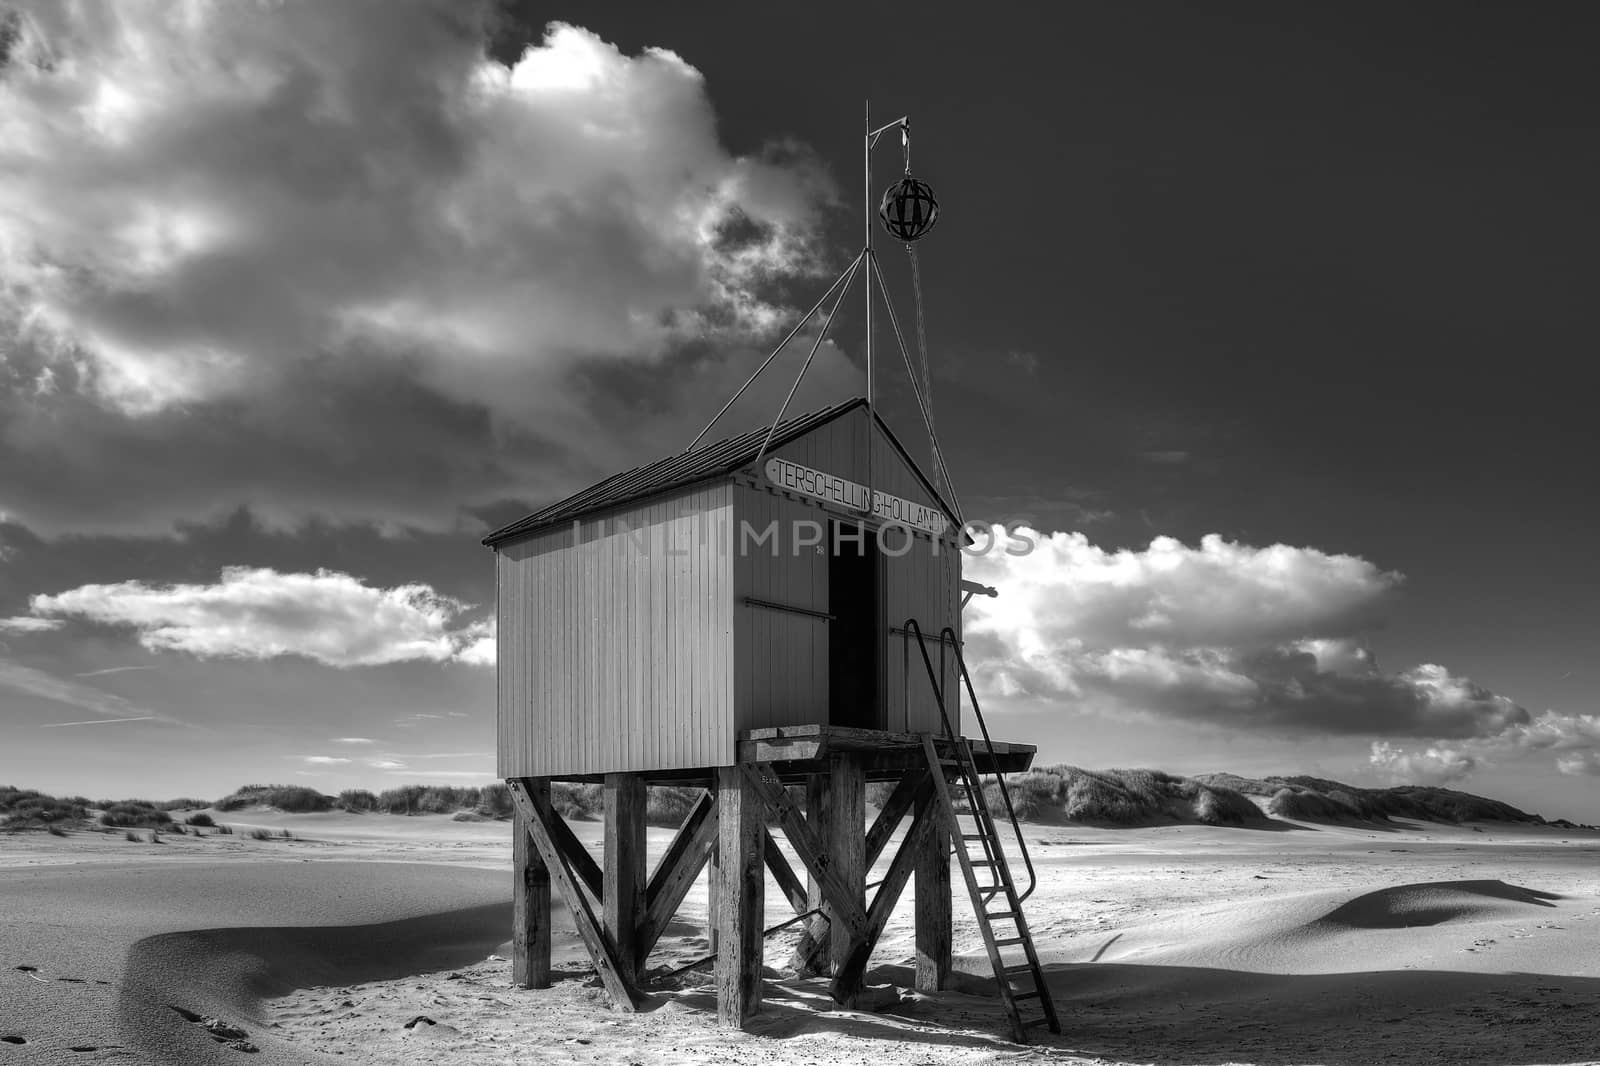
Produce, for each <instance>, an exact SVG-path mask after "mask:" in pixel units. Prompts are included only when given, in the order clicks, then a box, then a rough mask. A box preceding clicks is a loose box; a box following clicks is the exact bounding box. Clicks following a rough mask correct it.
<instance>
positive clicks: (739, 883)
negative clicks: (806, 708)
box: [714, 766, 767, 1027]
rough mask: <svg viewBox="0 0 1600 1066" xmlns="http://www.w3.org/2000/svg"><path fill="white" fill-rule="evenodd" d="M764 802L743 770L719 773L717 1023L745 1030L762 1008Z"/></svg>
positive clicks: (731, 768)
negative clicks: (750, 1019) (746, 1025)
mask: <svg viewBox="0 0 1600 1066" xmlns="http://www.w3.org/2000/svg"><path fill="white" fill-rule="evenodd" d="M765 836H766V834H765V830H764V826H763V818H762V802H761V799H760V797H759V796H758V795H757V794H756V792H755V790H754V788H753V787H752V786H751V784H750V783H749V782H747V781H746V780H745V776H744V772H743V770H742V769H741V768H740V767H738V766H719V767H717V851H716V865H715V868H714V874H715V880H716V882H717V896H718V900H717V902H718V906H717V912H716V921H717V929H718V936H717V969H716V974H717V1020H718V1021H719V1022H721V1023H722V1024H724V1025H736V1026H740V1027H743V1025H744V1023H745V1022H746V1020H748V1019H749V1018H750V1016H751V1015H753V1014H754V1013H755V1012H756V1011H757V1010H759V1009H760V1007H761V969H762V965H763V961H764V960H763V957H762V944H763V941H762V936H761V931H762V922H763V920H764V917H765V915H764V910H765V908H764V906H763V904H764V899H763V897H764V895H765V891H766V881H767V879H766V867H765V862H764V860H763V857H762V850H763V849H762V845H763V842H764V839H765Z"/></svg>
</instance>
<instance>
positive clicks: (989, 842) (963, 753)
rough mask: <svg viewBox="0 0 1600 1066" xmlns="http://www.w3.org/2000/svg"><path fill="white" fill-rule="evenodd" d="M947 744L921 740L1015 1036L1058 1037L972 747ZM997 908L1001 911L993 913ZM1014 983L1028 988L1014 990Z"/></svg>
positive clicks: (927, 737) (957, 740)
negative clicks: (966, 822) (1027, 1013)
mask: <svg viewBox="0 0 1600 1066" xmlns="http://www.w3.org/2000/svg"><path fill="white" fill-rule="evenodd" d="M943 743H944V746H945V747H946V748H947V749H949V750H948V752H947V753H941V752H940V750H939V747H938V746H937V744H936V742H935V740H934V737H933V735H932V734H931V733H930V734H924V735H923V738H922V746H923V751H924V752H925V754H926V755H927V759H928V768H929V769H930V770H932V771H933V782H934V795H935V800H936V802H937V803H938V804H939V809H940V810H941V811H942V812H943V814H944V821H945V825H946V827H947V828H948V830H949V833H950V843H951V845H952V846H953V847H954V848H955V853H956V859H957V860H958V861H959V862H960V863H961V875H962V877H963V878H965V879H966V882H967V892H968V894H969V895H970V896H971V897H972V909H973V913H974V914H975V915H976V916H977V919H978V929H979V931H981V932H982V933H983V946H984V947H985V948H986V949H987V950H988V952H989V964H990V965H991V966H992V967H994V977H995V983H996V984H997V985H999V986H1000V1000H1001V1002H1002V1003H1004V1004H1005V1008H1006V1016H1007V1017H1008V1018H1009V1019H1010V1020H1011V1035H1012V1037H1013V1038H1015V1039H1016V1040H1017V1042H1019V1043H1026V1042H1027V1031H1028V1030H1029V1029H1033V1028H1037V1027H1038V1026H1041V1025H1043V1026H1046V1027H1047V1028H1048V1029H1049V1030H1050V1031H1051V1032H1052V1033H1059V1032H1061V1022H1060V1020H1059V1019H1057V1017H1056V1007H1055V1003H1054V1002H1053V1001H1052V1000H1051V999H1050V986H1049V985H1047V984H1046V983H1045V979H1044V971H1043V969H1042V968H1041V967H1040V965H1039V955H1038V952H1036V951H1035V950H1034V946H1033V936H1032V934H1030V933H1029V932H1028V919H1027V916H1026V915H1025V914H1023V912H1022V899H1021V897H1020V896H1018V894H1017V885H1016V882H1015V881H1014V880H1012V877H1011V867H1010V866H1008V865H1007V864H1006V857H1005V852H1004V851H1002V850H1001V848H1000V833H999V831H998V830H997V829H996V828H995V824H994V817H993V815H991V814H990V813H989V806H988V804H987V803H985V802H984V797H983V781H982V779H981V778H980V777H979V776H978V767H977V763H976V762H975V761H974V760H973V757H972V747H971V745H969V744H968V743H967V740H966V738H965V737H962V736H959V735H958V736H955V737H951V738H946V739H945V740H944V742H943ZM951 779H954V780H955V781H957V782H959V783H960V785H961V789H962V793H963V798H964V799H965V800H966V803H967V809H968V810H969V811H971V814H972V823H973V829H974V831H972V832H969V831H968V830H967V829H966V827H964V826H963V825H962V824H961V818H960V815H959V814H958V813H957V811H956V805H955V801H954V800H953V799H952V797H951V789H950V782H951ZM980 870H981V871H983V873H984V874H985V875H986V877H985V881H986V882H987V883H980V882H979V880H978V872H979V871H980ZM997 901H998V902H997ZM996 907H998V909H994V908H996ZM1011 948H1021V949H1022V955H1023V957H1022V959H1021V960H1020V961H1018V960H1008V959H1007V958H1006V956H1005V955H1004V952H1005V951H1006V950H1007V949H1011ZM1013 982H1017V983H1019V984H1021V985H1022V986H1023V987H1020V988H1014V987H1012V985H1013ZM1035 1001H1037V1003H1038V1008H1039V1011H1040V1012H1041V1013H1039V1014H1038V1015H1037V1016H1033V1017H1027V1018H1024V1017H1023V1011H1024V1010H1025V1009H1028V1008H1029V1007H1031V1005H1032V1004H1033V1003H1034V1002H1035Z"/></svg>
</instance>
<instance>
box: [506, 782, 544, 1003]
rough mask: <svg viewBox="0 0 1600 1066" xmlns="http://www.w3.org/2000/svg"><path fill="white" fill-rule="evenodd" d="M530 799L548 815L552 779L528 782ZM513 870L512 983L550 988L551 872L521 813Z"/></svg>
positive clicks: (513, 838) (513, 847)
mask: <svg viewBox="0 0 1600 1066" xmlns="http://www.w3.org/2000/svg"><path fill="white" fill-rule="evenodd" d="M528 798H529V799H530V800H531V801H532V804H533V806H534V808H535V809H537V810H541V811H544V812H548V811H549V810H550V779H549V778H543V777H540V778H531V779H529V781H528ZM511 866H512V871H513V876H514V878H515V886H516V888H515V892H514V897H515V899H514V905H513V909H512V912H511V981H512V983H513V984H515V985H517V986H518V987H519V988H549V987H550V870H549V868H548V867H547V866H545V864H544V859H543V858H541V857H540V855H539V849H538V848H536V847H534V845H533V838H532V837H531V836H529V828H528V819H527V816H526V815H524V814H523V813H522V811H521V810H520V809H519V810H518V811H517V812H516V814H515V815H514V822H513V826H512V831H511Z"/></svg>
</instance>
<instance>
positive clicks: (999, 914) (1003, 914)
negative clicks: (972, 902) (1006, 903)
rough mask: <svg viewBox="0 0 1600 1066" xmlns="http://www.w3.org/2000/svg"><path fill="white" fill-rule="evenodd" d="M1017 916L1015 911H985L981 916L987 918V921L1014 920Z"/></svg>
mask: <svg viewBox="0 0 1600 1066" xmlns="http://www.w3.org/2000/svg"><path fill="white" fill-rule="evenodd" d="M1017 914H1018V912H1017V911H993V912H988V911H986V912H984V915H983V916H984V917H985V918H989V919H994V918H1015V917H1016V916H1017Z"/></svg>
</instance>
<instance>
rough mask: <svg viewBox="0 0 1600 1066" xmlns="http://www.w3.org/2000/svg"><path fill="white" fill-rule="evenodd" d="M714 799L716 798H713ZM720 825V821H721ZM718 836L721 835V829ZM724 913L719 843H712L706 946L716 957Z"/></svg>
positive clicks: (707, 876) (707, 901) (707, 889)
mask: <svg viewBox="0 0 1600 1066" xmlns="http://www.w3.org/2000/svg"><path fill="white" fill-rule="evenodd" d="M713 798H714V797H713ZM719 825H720V821H719ZM718 835H719V836H720V835H721V830H720V828H719V830H718ZM721 912H722V890H721V889H720V888H718V887H717V842H716V841H715V840H713V841H712V842H711V862H710V864H709V865H707V867H706V946H707V947H708V948H710V949H711V953H712V954H713V955H715V954H716V953H717V952H718V951H719V950H721V949H720V948H719V947H718V945H719V944H720V943H721V942H722V939H721V926H720V925H719V924H718V920H717V915H718V914H720V913H721Z"/></svg>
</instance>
